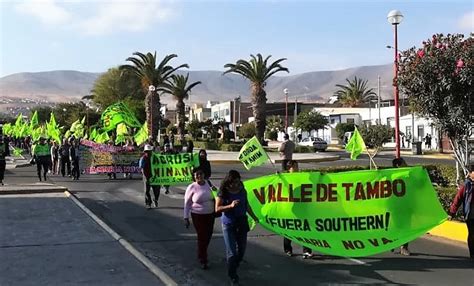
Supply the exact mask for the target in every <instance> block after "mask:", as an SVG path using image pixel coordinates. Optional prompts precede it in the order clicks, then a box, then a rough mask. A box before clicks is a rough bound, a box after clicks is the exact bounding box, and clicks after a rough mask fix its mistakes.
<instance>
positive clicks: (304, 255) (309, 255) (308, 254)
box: [303, 252, 313, 259]
mask: <svg viewBox="0 0 474 286" xmlns="http://www.w3.org/2000/svg"><path fill="white" fill-rule="evenodd" d="M311 258H313V254H312V253H309V252H305V253H303V259H311Z"/></svg>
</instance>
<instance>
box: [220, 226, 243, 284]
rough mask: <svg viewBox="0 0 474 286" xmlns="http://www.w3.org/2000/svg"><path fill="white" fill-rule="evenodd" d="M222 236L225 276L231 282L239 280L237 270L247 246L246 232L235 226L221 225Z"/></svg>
mask: <svg viewBox="0 0 474 286" xmlns="http://www.w3.org/2000/svg"><path fill="white" fill-rule="evenodd" d="M222 234H223V235H224V242H225V248H226V255H227V275H228V276H229V277H230V278H231V279H233V280H237V281H238V280H239V276H238V275H237V268H239V264H240V262H241V261H242V259H243V258H244V254H245V248H246V246H247V231H246V230H242V228H240V229H239V228H237V227H235V225H231V224H222Z"/></svg>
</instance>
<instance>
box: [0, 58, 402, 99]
mask: <svg viewBox="0 0 474 286" xmlns="http://www.w3.org/2000/svg"><path fill="white" fill-rule="evenodd" d="M99 76H100V73H88V72H79V71H49V72H36V73H17V74H12V75H9V76H5V77H2V78H0V97H2V98H17V99H18V98H32V99H40V100H41V99H43V100H48V101H52V102H62V101H74V100H79V99H80V98H81V97H82V96H84V95H87V94H89V93H90V90H91V89H92V87H93V85H94V82H95V80H96V79H97V78H98V77H99ZM354 76H357V77H359V78H362V79H368V80H369V84H368V85H369V86H370V87H373V88H374V90H375V91H377V76H380V77H381V95H382V98H383V99H389V98H392V87H391V82H392V77H393V66H392V65H391V64H388V65H379V66H362V67H355V68H349V69H345V70H337V71H316V72H307V73H302V74H297V75H290V76H274V77H272V78H270V80H269V81H268V83H267V86H266V88H265V90H266V92H267V97H268V101H269V102H273V101H283V100H284V99H285V94H284V93H283V89H285V88H288V90H289V94H288V96H289V100H291V101H293V100H294V99H295V97H296V98H297V99H298V101H300V102H301V101H306V102H327V101H328V99H329V97H330V96H331V95H332V94H333V93H334V91H335V90H336V88H335V85H336V84H345V80H346V78H349V79H352V78H354ZM189 78H190V81H192V82H194V81H201V82H202V84H201V85H198V86H197V87H196V88H194V89H193V90H192V93H191V101H192V102H206V101H207V100H214V101H225V100H230V99H233V98H235V97H237V96H241V97H242V100H243V101H249V100H250V84H249V82H248V81H247V80H246V79H244V78H243V77H242V76H240V75H235V74H226V75H222V72H221V71H189ZM170 100H171V99H170V97H167V96H165V97H164V98H163V101H164V102H167V101H168V102H169V101H170Z"/></svg>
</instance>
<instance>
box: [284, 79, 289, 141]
mask: <svg viewBox="0 0 474 286" xmlns="http://www.w3.org/2000/svg"><path fill="white" fill-rule="evenodd" d="M283 92H284V93H285V133H286V134H288V88H285V89H284V90H283Z"/></svg>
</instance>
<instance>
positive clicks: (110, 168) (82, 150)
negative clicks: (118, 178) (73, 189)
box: [79, 140, 141, 174]
mask: <svg viewBox="0 0 474 286" xmlns="http://www.w3.org/2000/svg"><path fill="white" fill-rule="evenodd" d="M140 156H141V152H140V151H138V150H135V149H134V148H133V147H120V146H111V145H106V144H98V143H95V142H92V141H89V140H81V145H80V146H79V167H80V168H81V169H82V170H84V172H85V173H86V174H101V173H140V172H141V171H140V168H139V167H138V161H139V160H140Z"/></svg>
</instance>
